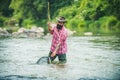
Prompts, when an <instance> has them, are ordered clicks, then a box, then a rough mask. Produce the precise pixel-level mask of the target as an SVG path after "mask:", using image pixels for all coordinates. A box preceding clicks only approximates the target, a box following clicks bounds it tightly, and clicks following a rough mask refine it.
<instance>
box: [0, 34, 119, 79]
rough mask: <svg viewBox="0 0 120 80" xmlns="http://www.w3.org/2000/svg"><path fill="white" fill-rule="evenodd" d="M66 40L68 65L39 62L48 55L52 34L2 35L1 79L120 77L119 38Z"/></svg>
mask: <svg viewBox="0 0 120 80" xmlns="http://www.w3.org/2000/svg"><path fill="white" fill-rule="evenodd" d="M67 43H68V52H67V64H65V65H53V64H47V63H45V64H36V62H37V60H38V59H39V58H40V57H43V56H47V55H48V53H49V49H50V44H51V38H50V37H43V38H0V76H1V77H0V79H3V80H6V79H11V80H21V79H22V80H31V79H32V80H119V79H120V37H117V36H94V37H69V38H68V40H67ZM56 60H57V59H56Z"/></svg>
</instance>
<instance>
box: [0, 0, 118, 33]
mask: <svg viewBox="0 0 120 80" xmlns="http://www.w3.org/2000/svg"><path fill="white" fill-rule="evenodd" d="M48 2H49V3H50V16H51V19H52V21H56V17H59V16H64V17H65V18H66V20H67V23H66V27H67V28H69V29H71V30H75V31H76V32H77V35H81V34H83V33H84V32H93V33H95V34H100V33H120V0H0V26H5V24H6V23H9V22H10V20H11V19H15V20H16V23H18V24H19V26H22V27H26V28H30V27H31V26H32V25H37V26H42V27H44V29H45V31H46V32H47V27H46V26H47V25H46V23H47V21H48Z"/></svg>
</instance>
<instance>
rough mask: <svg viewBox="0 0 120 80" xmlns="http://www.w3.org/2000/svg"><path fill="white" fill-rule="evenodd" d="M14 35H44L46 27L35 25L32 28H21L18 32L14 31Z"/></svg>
mask: <svg viewBox="0 0 120 80" xmlns="http://www.w3.org/2000/svg"><path fill="white" fill-rule="evenodd" d="M12 35H13V37H42V36H43V35H44V29H43V28H41V27H36V26H33V27H32V28H31V29H25V28H20V29H18V31H17V32H13V33H12Z"/></svg>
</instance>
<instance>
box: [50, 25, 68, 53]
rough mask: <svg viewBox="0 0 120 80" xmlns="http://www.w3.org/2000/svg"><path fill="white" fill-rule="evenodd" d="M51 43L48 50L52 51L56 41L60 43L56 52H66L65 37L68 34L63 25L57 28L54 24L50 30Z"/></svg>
mask: <svg viewBox="0 0 120 80" xmlns="http://www.w3.org/2000/svg"><path fill="white" fill-rule="evenodd" d="M52 35H53V36H52V44H51V48H50V51H51V52H54V50H55V49H56V46H57V44H58V43H60V47H59V49H58V51H57V54H65V53H66V52H67V44H66V39H67V36H68V33H67V30H66V28H65V27H64V26H63V27H62V29H61V30H59V31H58V30H57V28H56V26H54V28H53V30H52Z"/></svg>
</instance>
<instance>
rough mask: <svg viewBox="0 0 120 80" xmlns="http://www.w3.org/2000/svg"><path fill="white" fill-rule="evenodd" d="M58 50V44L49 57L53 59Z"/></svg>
mask: <svg viewBox="0 0 120 80" xmlns="http://www.w3.org/2000/svg"><path fill="white" fill-rule="evenodd" d="M59 48H60V43H58V44H57V46H56V48H55V50H54V52H53V53H52V54H51V57H54V56H55V55H56V53H57V51H58V49H59Z"/></svg>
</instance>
